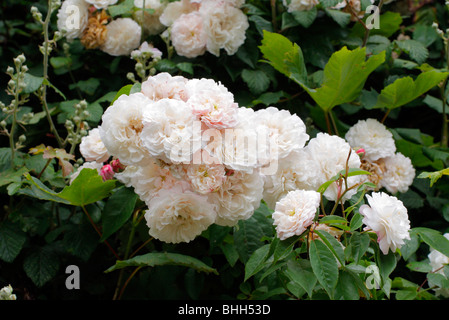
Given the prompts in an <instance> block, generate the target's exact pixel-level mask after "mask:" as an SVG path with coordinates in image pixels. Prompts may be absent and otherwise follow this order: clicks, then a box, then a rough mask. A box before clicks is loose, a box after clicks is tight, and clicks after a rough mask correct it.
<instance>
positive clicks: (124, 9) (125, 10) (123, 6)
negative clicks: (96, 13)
mask: <svg viewBox="0 0 449 320" xmlns="http://www.w3.org/2000/svg"><path fill="white" fill-rule="evenodd" d="M133 8H134V0H125V1H123V2H121V3H119V4H117V5H114V6H109V7H108V11H109V14H110V15H111V17H116V16H120V15H124V14H130V13H132V9H133Z"/></svg>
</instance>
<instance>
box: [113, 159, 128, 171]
mask: <svg viewBox="0 0 449 320" xmlns="http://www.w3.org/2000/svg"><path fill="white" fill-rule="evenodd" d="M110 164H111V166H112V170H113V171H114V172H115V173H117V172H122V171H123V170H125V166H124V165H123V164H122V163H121V162H120V160H119V159H114V160H112V161H111V163H110Z"/></svg>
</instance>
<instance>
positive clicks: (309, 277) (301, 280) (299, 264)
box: [285, 260, 317, 297]
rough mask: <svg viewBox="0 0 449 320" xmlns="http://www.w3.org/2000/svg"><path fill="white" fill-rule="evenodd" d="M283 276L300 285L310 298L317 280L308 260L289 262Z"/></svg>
mask: <svg viewBox="0 0 449 320" xmlns="http://www.w3.org/2000/svg"><path fill="white" fill-rule="evenodd" d="M285 274H286V275H287V276H288V277H289V278H290V279H291V280H292V281H294V282H295V283H297V284H298V285H300V286H301V287H302V288H303V289H304V290H305V291H306V292H307V294H308V295H309V297H311V296H312V293H313V289H314V288H315V285H316V283H317V278H316V276H315V274H314V273H313V272H312V269H311V266H310V262H309V261H308V260H298V261H296V260H289V261H288V262H287V268H286V269H285Z"/></svg>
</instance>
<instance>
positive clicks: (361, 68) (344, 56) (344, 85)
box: [303, 47, 385, 112]
mask: <svg viewBox="0 0 449 320" xmlns="http://www.w3.org/2000/svg"><path fill="white" fill-rule="evenodd" d="M365 57H366V51H365V48H357V49H354V50H348V49H347V48H346V47H343V48H342V49H341V50H339V51H337V52H335V53H334V54H332V56H331V57H330V59H329V61H328V63H327V64H326V66H325V67H324V81H323V83H322V85H321V87H320V88H318V89H310V88H307V87H305V86H303V88H304V89H305V90H306V91H307V92H308V93H309V94H310V96H311V97H312V98H313V100H315V102H316V103H317V104H318V105H319V106H320V107H321V109H323V110H324V111H325V112H328V111H330V110H331V109H332V108H333V107H335V106H337V105H340V104H343V103H348V102H352V101H354V100H356V99H357V98H358V97H359V95H360V93H361V91H362V89H363V86H364V85H365V82H366V80H367V78H368V76H369V75H370V74H371V72H373V71H374V70H375V69H376V68H377V67H378V66H380V65H381V64H382V63H383V62H384V61H385V52H384V51H383V52H381V53H379V54H377V55H373V56H371V57H370V58H369V59H368V60H366V58H365Z"/></svg>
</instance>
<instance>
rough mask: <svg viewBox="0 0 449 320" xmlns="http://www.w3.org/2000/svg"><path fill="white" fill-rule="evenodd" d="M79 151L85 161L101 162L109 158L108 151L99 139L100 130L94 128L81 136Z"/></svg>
mask: <svg viewBox="0 0 449 320" xmlns="http://www.w3.org/2000/svg"><path fill="white" fill-rule="evenodd" d="M80 152H81V155H82V156H83V158H84V159H85V160H86V161H96V162H100V163H103V162H105V161H107V160H108V159H109V156H110V155H109V153H108V150H107V149H106V147H105V145H104V143H103V141H101V137H100V130H99V129H98V128H94V129H92V130H90V131H89V134H88V135H87V136H85V137H82V138H81V143H80Z"/></svg>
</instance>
